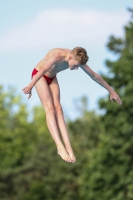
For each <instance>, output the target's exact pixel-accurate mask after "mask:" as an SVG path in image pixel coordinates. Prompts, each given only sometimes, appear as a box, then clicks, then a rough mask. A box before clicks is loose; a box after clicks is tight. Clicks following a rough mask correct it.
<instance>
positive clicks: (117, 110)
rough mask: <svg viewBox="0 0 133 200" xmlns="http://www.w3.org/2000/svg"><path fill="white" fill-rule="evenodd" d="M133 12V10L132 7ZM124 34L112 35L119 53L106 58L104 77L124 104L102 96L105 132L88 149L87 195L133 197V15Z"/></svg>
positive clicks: (109, 198)
mask: <svg viewBox="0 0 133 200" xmlns="http://www.w3.org/2000/svg"><path fill="white" fill-rule="evenodd" d="M129 11H130V12H131V13H132V14H133V10H132V9H130V10H129ZM124 30H125V34H124V38H116V37H114V36H111V37H110V40H109V43H108V45H107V47H108V49H109V50H110V51H111V52H113V53H114V54H115V55H117V59H116V60H115V61H110V60H107V61H106V66H107V67H108V74H107V75H102V77H103V78H104V79H105V80H106V81H107V82H108V83H109V85H111V86H112V87H113V88H114V90H115V91H116V92H117V93H118V94H119V95H120V97H121V99H122V102H123V105H122V106H118V105H117V104H116V103H110V102H109V98H107V99H101V100H100V101H99V105H100V108H101V109H104V111H105V114H104V115H103V116H101V123H103V125H104V128H105V132H104V133H103V134H101V135H100V140H99V145H98V148H96V149H93V151H92V152H88V156H89V158H90V160H91V162H90V163H89V164H88V167H87V165H85V169H84V170H86V171H87V172H88V174H87V175H86V174H85V176H84V175H83V178H82V181H83V183H85V184H84V186H85V187H84V190H82V191H81V194H82V197H83V199H89V200H95V199H97V200H101V199H102V200H125V199H126V200H132V199H133V179H132V176H133V120H132V119H133V69H132V67H133V18H131V20H130V21H129V23H128V24H127V25H126V26H125V28H124Z"/></svg>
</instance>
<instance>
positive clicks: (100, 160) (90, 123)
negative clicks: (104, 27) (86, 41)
mask: <svg viewBox="0 0 133 200" xmlns="http://www.w3.org/2000/svg"><path fill="white" fill-rule="evenodd" d="M129 12H130V13H131V15H132V16H131V19H130V20H129V22H128V24H127V25H126V26H125V27H124V38H116V37H115V36H110V38H109V42H108V44H107V47H108V49H109V51H110V52H112V53H114V54H115V58H116V56H117V58H116V59H115V60H106V66H107V68H108V74H106V75H105V74H101V76H102V77H103V78H104V79H105V80H106V81H107V82H108V83H109V85H111V86H112V87H113V88H114V90H115V91H116V92H118V94H119V95H120V97H121V99H122V101H123V106H118V105H117V103H111V102H109V97H107V98H104V99H100V100H99V107H100V108H101V109H103V110H104V114H101V115H98V114H96V113H95V111H89V110H88V104H87V98H86V97H82V98H80V99H79V102H80V105H78V107H77V109H79V110H80V116H79V117H78V118H76V119H75V120H73V121H72V120H68V121H67V126H68V129H69V134H70V139H71V143H72V146H73V149H74V152H75V154H76V157H77V161H76V163H74V164H69V163H66V162H64V161H63V160H62V159H61V158H60V157H59V156H58V154H57V151H56V147H55V144H54V142H53V140H52V138H51V136H50V134H49V132H48V129H47V127H46V123H45V113H44V110H43V108H42V106H40V107H39V106H38V107H34V108H33V109H32V111H31V110H29V109H28V108H27V106H26V104H25V103H24V102H23V100H22V97H21V96H20V95H18V94H17V91H16V89H14V88H12V87H9V88H8V89H7V90H5V89H4V87H3V86H2V85H1V86H0V200H52V199H55V200H60V199H61V200H68V199H69V200H70V199H71V200H73V199H76V200H132V199H133V178H132V177H133V135H132V134H133V18H132V17H133V10H132V9H129Z"/></svg>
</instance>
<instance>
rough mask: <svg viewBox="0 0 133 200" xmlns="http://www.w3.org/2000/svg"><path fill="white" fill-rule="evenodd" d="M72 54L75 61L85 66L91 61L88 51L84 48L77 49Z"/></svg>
mask: <svg viewBox="0 0 133 200" xmlns="http://www.w3.org/2000/svg"><path fill="white" fill-rule="evenodd" d="M71 53H72V54H73V55H74V57H75V59H76V60H77V61H78V63H79V64H81V65H85V64H86V63H87V61H88V59H89V57H88V55H87V51H86V50H85V49H84V48H82V47H75V48H74V49H73V50H72V51H71Z"/></svg>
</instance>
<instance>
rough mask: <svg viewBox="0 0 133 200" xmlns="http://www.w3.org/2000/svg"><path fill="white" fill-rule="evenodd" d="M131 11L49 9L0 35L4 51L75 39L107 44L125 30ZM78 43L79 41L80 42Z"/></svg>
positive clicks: (55, 43)
mask: <svg viewBox="0 0 133 200" xmlns="http://www.w3.org/2000/svg"><path fill="white" fill-rule="evenodd" d="M127 20H128V15H127V12H126V11H124V10H117V11H113V12H110V13H109V12H101V11H97V10H86V11H80V12H79V11H72V10H47V11H43V12H41V13H39V14H38V15H37V16H36V17H35V18H34V19H32V20H31V21H28V22H26V23H25V24H21V25H19V26H17V27H13V28H12V30H8V32H7V33H6V34H4V35H1V36H0V52H2V51H13V50H22V49H23V50H25V49H30V48H32V49H33V48H37V47H38V48H41V47H43V46H46V45H51V44H53V47H54V46H55V45H56V46H59V45H60V44H61V43H63V44H64V46H66V47H67V43H68V42H72V41H74V40H82V41H84V42H85V41H86V43H88V44H91V43H93V44H103V42H104V41H105V38H107V37H108V36H109V35H110V34H115V33H116V34H117V35H119V34H121V33H122V27H123V25H124V24H125V23H126V22H127ZM77 45H78V44H77Z"/></svg>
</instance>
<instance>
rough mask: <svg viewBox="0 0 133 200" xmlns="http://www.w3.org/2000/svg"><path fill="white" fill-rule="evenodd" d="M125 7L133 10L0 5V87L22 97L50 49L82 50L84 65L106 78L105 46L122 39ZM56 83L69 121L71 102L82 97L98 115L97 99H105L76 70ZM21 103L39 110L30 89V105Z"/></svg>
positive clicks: (6, 1) (112, 5)
mask: <svg viewBox="0 0 133 200" xmlns="http://www.w3.org/2000/svg"><path fill="white" fill-rule="evenodd" d="M127 7H132V8H133V1H132V0H121V1H120V0H117V1H116V0H112V1H105V0H103V1H96V0H94V1H89V0H82V1H76V0H67V1H62V0H56V1H55V0H49V1H44V0H39V1H38V0H23V1H16V0H12V1H10V0H1V1H0V71H1V73H0V74H1V75H0V84H2V85H4V86H5V87H7V86H8V85H12V86H15V87H16V88H17V90H18V92H20V93H22V92H21V89H22V88H23V87H24V86H26V85H27V84H28V83H29V81H30V76H31V71H32V69H33V68H34V67H35V65H36V64H37V63H38V62H39V61H40V60H41V59H42V58H43V57H44V55H45V54H46V53H47V51H49V50H50V49H52V48H55V47H62V48H63V47H64V48H69V49H72V48H74V47H75V46H82V47H84V48H86V50H87V52H88V55H89V62H88V65H89V66H90V67H91V68H92V69H93V70H94V71H95V72H97V73H100V72H104V73H107V70H106V67H105V64H104V62H105V60H106V59H107V58H113V56H112V55H111V54H110V53H109V52H108V50H107V48H106V44H107V42H108V39H109V36H110V35H115V36H118V37H123V27H124V25H125V24H127V22H128V20H129V19H130V15H129V13H128V12H127ZM57 78H58V81H59V84H60V90H61V103H62V105H63V109H64V111H65V112H66V113H67V115H68V116H71V117H74V116H75V115H76V111H75V109H74V105H73V104H74V103H73V102H74V100H75V99H79V98H80V97H81V96H83V95H86V96H87V97H88V99H89V109H95V110H96V111H98V106H97V101H98V99H99V98H100V97H106V96H107V94H108V92H107V91H106V90H105V89H104V88H102V87H101V86H99V85H98V84H97V83H95V82H94V81H92V80H91V79H90V77H89V76H87V75H86V74H85V73H84V72H83V71H82V70H81V69H79V70H78V71H70V70H65V71H64V72H61V73H59V74H58V75H57ZM22 95H23V94H22ZM23 98H24V99H25V102H26V103H27V104H28V105H30V106H34V105H38V104H40V101H39V99H38V97H37V95H36V92H35V89H34V90H33V96H32V98H31V99H30V101H28V100H27V97H26V96H24V95H23ZM109 103H110V102H109Z"/></svg>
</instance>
